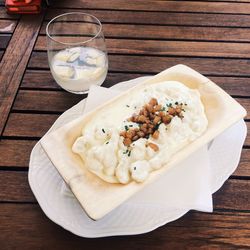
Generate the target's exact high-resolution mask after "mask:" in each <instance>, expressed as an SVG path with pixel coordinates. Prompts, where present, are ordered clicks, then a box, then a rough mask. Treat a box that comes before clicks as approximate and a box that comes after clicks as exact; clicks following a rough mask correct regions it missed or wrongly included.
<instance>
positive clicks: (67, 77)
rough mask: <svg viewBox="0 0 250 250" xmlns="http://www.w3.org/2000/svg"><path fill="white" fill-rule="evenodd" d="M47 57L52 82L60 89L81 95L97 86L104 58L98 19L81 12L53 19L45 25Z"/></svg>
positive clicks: (102, 77)
mask: <svg viewBox="0 0 250 250" xmlns="http://www.w3.org/2000/svg"><path fill="white" fill-rule="evenodd" d="M46 34H47V50H48V60H49V66H50V70H51V73H52V75H53V77H54V79H55V81H56V82H57V83H58V85H60V86H61V87H62V88H63V89H65V90H67V91H69V92H71V93H75V94H83V93H86V92H87V91H88V90H89V87H90V85H101V84H102V83H103V82H104V80H105V78H106V76H107V71H108V57H107V49H106V44H105V38H104V35H103V31H102V24H101V22H100V21H99V20H98V19H97V18H96V17H94V16H92V15H89V14H86V13H82V12H70V13H65V14H62V15H59V16H57V17H55V18H53V19H52V20H51V21H50V22H49V23H48V25H47V27H46Z"/></svg>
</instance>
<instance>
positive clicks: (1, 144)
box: [0, 139, 250, 177]
mask: <svg viewBox="0 0 250 250" xmlns="http://www.w3.org/2000/svg"><path fill="white" fill-rule="evenodd" d="M36 143H37V141H36V140H8V139H2V140H0V167H2V168H4V169H8V168H10V167H11V168H13V167H15V168H19V167H22V168H28V165H29V158H30V153H31V150H32V148H33V147H34V145H35V144H36ZM249 161H250V149H243V150H242V155H241V160H240V163H239V166H238V167H237V169H236V171H235V172H234V173H233V176H234V177H236V176H240V177H250V165H249Z"/></svg>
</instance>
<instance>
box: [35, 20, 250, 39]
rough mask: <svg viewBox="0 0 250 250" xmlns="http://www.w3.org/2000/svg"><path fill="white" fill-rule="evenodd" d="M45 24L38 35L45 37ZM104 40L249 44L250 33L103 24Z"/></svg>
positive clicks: (75, 30) (72, 30)
mask: <svg viewBox="0 0 250 250" xmlns="http://www.w3.org/2000/svg"><path fill="white" fill-rule="evenodd" d="M45 28H46V23H44V24H43V26H42V28H41V32H40V34H42V35H45V34H46V33H45ZM64 30H65V31H66V30H67V33H68V34H69V35H70V34H81V33H82V29H81V27H80V26H76V25H75V24H72V23H67V24H65V26H64ZM103 31H104V34H105V37H106V38H131V39H132V38H136V39H140V40H142V39H160V40H164V39H168V40H196V41H211V40H212V41H231V42H249V41H250V33H249V32H248V29H247V28H230V27H221V28H219V27H209V28H206V27H193V26H192V27H186V26H160V25H141V24H103Z"/></svg>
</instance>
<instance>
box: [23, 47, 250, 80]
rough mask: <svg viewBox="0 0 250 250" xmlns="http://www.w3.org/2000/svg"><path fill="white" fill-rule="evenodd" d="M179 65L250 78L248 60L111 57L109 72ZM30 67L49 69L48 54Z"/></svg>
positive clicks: (35, 58) (37, 57)
mask: <svg viewBox="0 0 250 250" xmlns="http://www.w3.org/2000/svg"><path fill="white" fill-rule="evenodd" d="M179 63H181V64H185V65H187V66H189V67H191V68H193V69H195V70H197V71H198V72H200V73H201V74H205V75H213V76H235V77H237V76H241V77H243V76H244V77H248V76H250V67H249V61H248V60H246V59H221V58H194V57H167V56H165V57H158V56H132V55H109V70H110V71H115V72H129V73H145V74H154V73H158V72H160V71H162V70H164V69H166V68H169V67H172V66H174V65H176V64H179ZM28 67H29V68H41V69H48V68H49V66H48V62H47V53H45V52H33V53H32V55H31V59H30V61H29V65H28Z"/></svg>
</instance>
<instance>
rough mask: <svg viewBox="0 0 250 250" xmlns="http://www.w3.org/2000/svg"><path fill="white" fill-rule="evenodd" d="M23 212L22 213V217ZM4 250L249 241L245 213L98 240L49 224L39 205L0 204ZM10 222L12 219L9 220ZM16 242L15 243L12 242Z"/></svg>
mask: <svg viewBox="0 0 250 250" xmlns="http://www.w3.org/2000/svg"><path fill="white" fill-rule="evenodd" d="M20 211H22V213H20ZM0 216H1V222H2V223H1V224H0V229H1V232H4V234H1V235H0V241H1V242H2V247H3V249H17V248H19V246H22V247H23V248H25V249H27V250H29V249H32V250H33V249H36V248H37V246H39V247H40V248H41V249H50V248H51V246H56V248H57V249H82V248H83V246H84V249H109V248H110V243H111V242H112V247H113V248H114V249H121V250H125V249H145V250H149V249H152V248H154V249H156V250H159V249H243V248H245V249H246V248H247V247H248V246H249V244H250V241H249V237H248V236H249V233H250V232H249V223H248V222H249V215H248V214H246V213H240V212H239V213H232V212H214V213H213V214H208V213H207V214H206V213H198V212H189V213H188V214H186V215H185V216H184V217H182V218H181V219H179V220H177V221H175V222H171V223H169V224H167V225H165V226H163V227H160V228H158V229H156V230H155V231H153V232H150V233H147V234H142V235H137V236H119V237H108V238H99V239H87V238H81V237H77V236H75V235H73V234H71V233H70V232H68V231H66V230H63V229H62V228H61V227H59V226H57V225H56V224H55V223H53V222H52V221H50V220H49V219H48V218H47V217H46V216H45V215H44V213H43V212H42V211H41V209H40V208H39V206H38V205H36V204H19V205H14V204H1V205H0ZM10 218H11V219H10ZM13 239H15V240H13Z"/></svg>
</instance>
